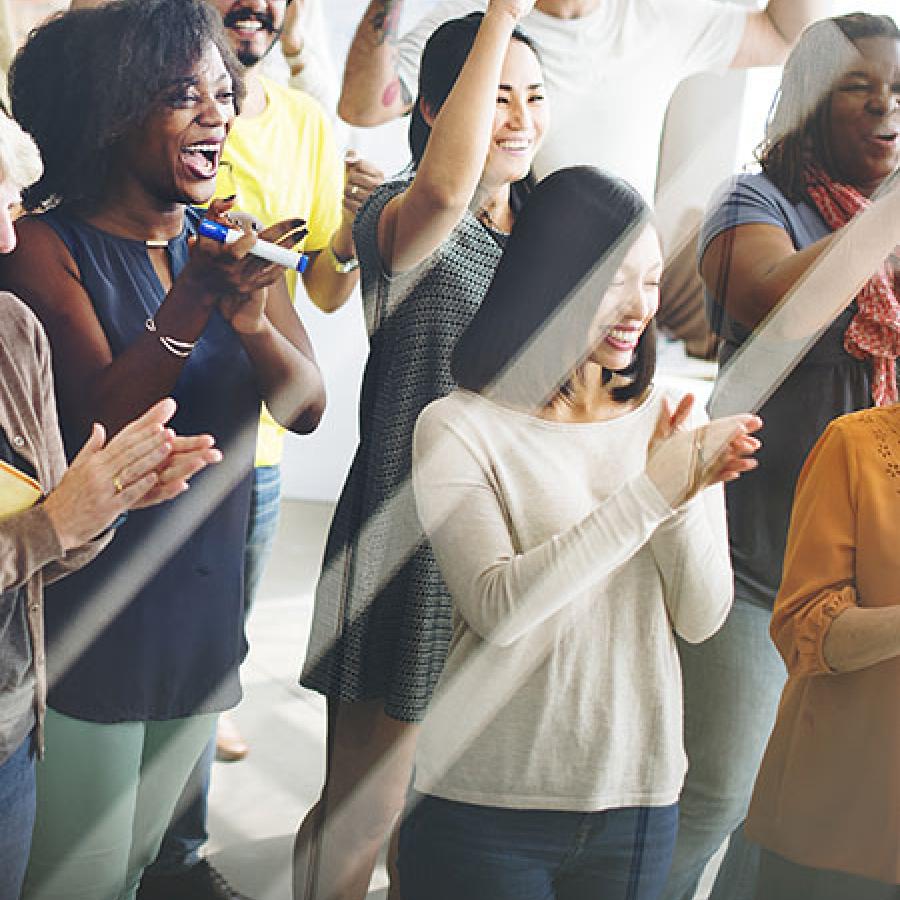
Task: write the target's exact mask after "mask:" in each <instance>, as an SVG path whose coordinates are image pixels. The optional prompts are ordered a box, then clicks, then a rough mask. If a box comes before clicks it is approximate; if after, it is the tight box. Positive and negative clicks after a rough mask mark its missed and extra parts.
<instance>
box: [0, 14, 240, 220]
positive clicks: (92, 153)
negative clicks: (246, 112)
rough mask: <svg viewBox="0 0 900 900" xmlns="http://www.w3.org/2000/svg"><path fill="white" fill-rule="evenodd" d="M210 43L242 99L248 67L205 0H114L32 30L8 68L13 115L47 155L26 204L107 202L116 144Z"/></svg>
mask: <svg viewBox="0 0 900 900" xmlns="http://www.w3.org/2000/svg"><path fill="white" fill-rule="evenodd" d="M210 44H213V45H215V46H216V47H217V48H218V50H219V52H220V53H221V55H222V59H223V60H224V62H225V67H226V68H227V70H228V74H229V75H230V76H231V79H232V82H233V85H234V91H235V98H236V99H235V102H236V105H237V104H239V102H240V100H241V99H242V98H243V95H244V79H243V74H242V72H243V70H242V68H241V66H240V63H238V61H237V59H235V57H234V54H233V53H232V51H231V48H230V46H229V44H228V39H227V37H226V36H225V33H224V30H223V28H222V20H221V16H220V15H219V14H218V12H217V11H216V10H215V9H213V8H212V7H211V6H210V5H209V4H208V3H206V2H205V0H113V2H111V3H108V4H105V5H103V6H100V7H96V8H89V9H78V10H72V11H69V12H64V13H60V14H58V15H56V16H54V17H53V18H51V19H50V20H49V21H47V22H46V23H44V24H43V25H41V26H39V27H38V28H36V29H34V30H33V31H32V32H31V34H30V35H29V36H28V40H27V42H26V43H25V46H24V47H23V48H22V49H21V50H20V51H19V53H18V54H17V55H16V58H15V60H14V61H13V65H12V68H11V70H10V96H11V98H12V109H13V114H14V115H15V117H16V119H18V121H19V122H20V124H21V125H22V127H23V128H24V129H25V130H26V131H28V132H29V133H30V134H31V135H32V136H33V137H34V139H35V142H36V143H37V145H38V148H39V149H40V151H41V154H42V156H43V158H44V175H43V177H42V178H41V179H40V180H39V181H38V182H37V183H36V184H34V185H33V186H32V187H30V188H29V189H28V190H27V191H26V193H25V197H24V201H25V205H26V208H28V209H36V208H39V207H41V206H47V205H50V204H53V203H70V202H78V203H85V204H91V203H95V202H97V201H99V200H100V199H102V197H103V192H104V190H105V189H106V183H107V176H108V174H109V170H110V165H111V162H112V158H113V156H114V154H115V152H116V150H117V147H118V145H119V144H120V142H121V141H122V140H123V139H124V138H125V137H126V136H127V135H128V134H129V133H130V132H132V131H133V130H134V129H136V128H138V127H139V126H140V124H141V123H142V122H143V121H144V119H145V118H146V117H147V115H148V114H149V113H150V112H151V111H152V110H153V109H154V107H155V106H156V104H157V103H159V102H161V100H162V97H163V96H164V94H165V93H166V91H167V90H171V88H172V86H173V85H174V84H176V83H177V82H178V81H179V79H181V78H183V77H185V76H186V75H187V74H188V73H190V72H191V70H192V69H193V68H194V66H195V65H196V63H197V61H198V60H199V59H200V58H201V57H202V56H203V54H204V53H205V52H206V50H207V48H208V46H209V45H210Z"/></svg>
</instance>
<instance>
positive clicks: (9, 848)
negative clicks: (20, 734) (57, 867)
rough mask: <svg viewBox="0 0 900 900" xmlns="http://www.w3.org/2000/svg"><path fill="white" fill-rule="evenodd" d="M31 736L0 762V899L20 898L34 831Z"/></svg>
mask: <svg viewBox="0 0 900 900" xmlns="http://www.w3.org/2000/svg"><path fill="white" fill-rule="evenodd" d="M34 783H35V782H34V753H33V752H32V749H31V735H29V736H28V737H27V738H25V740H24V741H22V743H21V744H20V745H19V748H18V750H16V752H15V753H13V755H12V756H10V757H9V758H8V759H7V760H6V762H4V763H3V765H0V900H19V893H20V892H21V890H22V881H23V880H24V878H25V867H26V865H27V864H28V851H29V850H30V849H31V834H32V832H33V831H34V811H35V787H34Z"/></svg>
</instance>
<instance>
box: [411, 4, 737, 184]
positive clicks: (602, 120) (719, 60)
mask: <svg viewBox="0 0 900 900" xmlns="http://www.w3.org/2000/svg"><path fill="white" fill-rule="evenodd" d="M485 8H486V3H485V2H484V0H444V2H441V3H437V4H436V5H435V6H434V8H433V9H432V10H431V11H430V12H429V13H428V14H427V15H425V16H424V17H423V18H422V19H421V20H420V22H419V23H418V24H417V25H416V26H415V28H413V29H412V31H410V32H409V33H408V34H407V35H405V36H404V37H403V39H402V40H401V42H400V46H399V71H400V77H401V78H402V79H403V81H404V83H405V84H406V87H407V88H408V89H409V92H410V94H411V95H412V96H413V97H415V96H416V94H417V93H418V80H419V76H418V72H419V61H420V59H421V56H422V50H423V48H424V46H425V42H426V41H427V40H428V38H429V37H430V36H431V34H432V32H433V31H434V30H435V29H436V28H437V27H438V25H440V24H441V23H442V22H445V21H446V20H447V19H453V18H458V17H460V16H464V15H466V14H468V13H470V12H472V11H475V10H480V11H483V10H484V9H485ZM746 19H747V10H746V8H744V7H740V6H737V5H735V4H732V3H719V2H716V0H601V3H600V5H599V7H598V8H597V9H596V10H594V12H592V13H590V14H589V15H587V16H584V17H582V18H578V19H558V18H555V17H553V16H548V15H546V14H545V13H542V12H539V11H538V10H533V11H532V12H531V13H529V14H528V16H526V17H525V19H523V20H522V23H521V26H522V30H523V31H524V32H525V33H526V34H527V35H528V36H529V37H530V38H532V39H533V40H534V42H535V43H536V45H537V46H538V49H539V50H540V54H541V60H542V62H543V67H544V78H545V83H546V87H547V95H548V99H549V102H550V129H549V132H548V133H547V134H546V136H545V137H544V144H543V146H542V148H541V150H540V152H539V154H538V157H537V160H536V161H535V171H536V172H537V174H538V176H539V177H543V176H544V175H546V174H548V173H549V172H553V171H555V170H556V169H560V168H563V167H564V166H571V165H578V164H590V165H595V166H598V167H600V168H602V169H607V170H608V171H610V172H613V173H614V174H616V175H619V176H621V177H623V178H625V179H627V180H628V181H630V182H631V183H632V184H633V185H634V186H635V187H636V188H637V189H638V190H639V191H640V192H641V193H642V194H643V195H644V197H645V198H647V199H648V200H650V201H652V199H653V193H654V186H655V184H656V171H657V168H658V164H659V144H660V137H661V135H662V129H663V121H664V119H665V114H666V108H667V107H668V105H669V100H670V99H671V97H672V94H673V92H674V91H675V88H676V87H677V86H678V84H679V82H680V81H682V79H684V78H686V77H687V76H689V75H693V74H696V73H697V72H704V71H709V70H721V69H725V68H726V67H727V66H728V65H729V64H730V63H731V61H732V60H733V59H734V56H735V54H736V52H737V49H738V46H739V44H740V41H741V37H742V36H743V33H744V25H745V23H746Z"/></svg>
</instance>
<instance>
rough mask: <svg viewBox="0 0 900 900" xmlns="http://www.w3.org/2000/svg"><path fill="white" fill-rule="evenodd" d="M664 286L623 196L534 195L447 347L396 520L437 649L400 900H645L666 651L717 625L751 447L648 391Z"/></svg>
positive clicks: (740, 431) (677, 752) (571, 172)
mask: <svg viewBox="0 0 900 900" xmlns="http://www.w3.org/2000/svg"><path fill="white" fill-rule="evenodd" d="M561 223H565V227H561ZM661 267H662V260H661V255H660V248H659V241H658V237H657V235H656V232H655V230H654V228H653V227H652V225H649V224H648V211H647V208H646V206H645V205H644V203H643V201H642V200H641V199H640V197H639V196H638V194H637V193H636V192H635V191H634V190H633V189H632V188H631V187H630V186H628V185H626V184H625V183H624V182H622V181H620V180H618V179H615V178H613V177H611V176H609V175H606V174H604V173H602V172H600V171H598V170H596V169H592V168H588V167H577V168H573V169H565V170H561V171H559V172H556V173H555V174H553V175H551V176H550V177H548V178H547V179H546V180H545V181H543V182H542V183H541V184H540V185H538V187H537V188H536V190H535V191H534V193H533V194H532V195H531V197H530V198H529V201H528V202H527V203H526V205H525V207H524V209H523V210H522V212H521V213H520V216H519V218H518V220H517V222H516V226H515V228H514V229H513V232H512V235H511V237H510V240H509V244H508V246H507V249H506V251H505V253H504V256H503V258H502V259H501V262H500V265H499V267H498V269H497V272H496V274H495V277H494V280H493V282H492V284H491V287H490V288H489V290H488V293H487V296H486V298H485V300H484V301H483V303H482V306H481V307H480V309H479V311H478V312H477V313H476V315H475V317H474V319H473V321H472V323H471V325H470V327H469V328H468V330H467V331H466V332H465V334H464V335H463V337H462V338H461V339H460V341H459V343H458V344H457V347H456V350H455V353H454V357H453V365H452V371H453V374H454V376H455V378H456V381H457V383H458V384H459V385H460V389H458V390H456V391H454V392H453V393H452V394H450V395H449V396H448V397H446V398H444V399H442V400H438V401H436V402H434V403H432V404H431V405H430V406H429V407H427V408H426V410H425V411H424V412H423V413H422V415H421V416H420V418H419V421H418V424H417V427H416V438H415V451H414V478H415V486H416V498H417V503H418V506H419V511H420V515H421V518H422V521H423V524H424V525H425V527H426V530H427V532H428V534H429V537H430V539H431V541H432V544H433V546H434V550H435V553H436V556H437V559H438V563H439V564H440V567H441V571H442V573H443V575H444V578H445V579H446V582H447V585H448V587H449V589H450V592H451V594H452V597H453V602H454V607H455V617H454V626H455V627H454V636H453V641H452V643H451V649H450V654H449V658H448V662H447V665H446V668H445V670H444V673H443V675H442V678H441V681H440V684H439V687H438V692H437V695H436V699H435V702H434V704H433V706H432V709H431V710H430V711H429V714H428V716H427V717H426V720H425V723H424V725H423V731H422V735H421V738H420V741H419V747H418V753H417V759H416V789H417V791H418V792H419V793H420V794H422V795H424V796H420V797H419V802H418V803H417V805H416V807H415V809H414V811H413V812H412V814H411V815H410V817H409V818H408V820H407V822H406V823H405V824H404V827H403V829H402V831H401V843H400V860H399V865H400V876H401V881H402V885H403V895H404V900H425V898H428V900H450V898H454V900H455V898H459V897H466V898H467V900H482V898H483V900H488V898H490V900H507V898H509V900H513V898H515V900H532V898H538V897H540V898H547V897H555V898H559V900H580V898H588V897H591V898H596V897H603V898H605V900H609V898H619V897H621V898H625V897H629V898H641V900H650V898H654V897H656V896H658V894H659V891H660V890H661V887H662V883H663V881H664V879H665V876H666V872H667V870H668V865H669V860H670V858H671V851H672V847H673V844H674V839H675V830H676V824H677V800H678V795H679V792H680V789H681V784H682V780H683V777H684V772H685V756H684V750H683V747H682V737H681V680H680V673H679V666H678V656H677V653H676V650H675V640H674V636H675V633H678V634H679V635H681V636H682V637H683V638H685V639H687V640H689V641H702V640H704V639H705V638H707V637H708V636H709V635H711V634H712V633H714V632H715V631H716V629H717V628H718V627H719V625H720V624H721V622H722V620H723V619H724V617H725V615H726V613H727V611H728V608H729V606H730V603H731V571H730V567H729V564H728V551H727V542H726V533H725V517H724V515H725V514H724V504H723V499H722V491H721V489H720V487H718V486H716V487H713V486H714V485H718V483H719V482H722V481H724V480H728V479H731V478H736V477H738V476H739V475H740V474H741V473H742V472H743V471H746V470H747V469H750V468H752V467H753V465H754V462H753V460H752V459H750V458H749V456H750V455H751V454H752V453H753V452H754V451H755V449H756V448H757V446H758V442H757V441H756V440H755V438H753V437H752V436H750V432H752V431H754V430H755V429H756V428H758V427H759V425H760V422H759V420H758V419H757V418H756V417H754V416H735V417H732V418H730V419H723V420H720V421H717V422H713V423H706V424H702V425H698V426H696V427H695V428H694V429H693V430H692V429H689V428H688V424H687V423H688V419H689V418H690V417H691V405H692V400H691V398H685V399H684V400H682V401H681V402H680V403H678V404H677V406H676V405H674V404H673V402H672V401H671V400H670V399H669V398H668V397H667V396H666V395H665V393H664V392H663V391H662V390H660V389H659V388H658V387H655V386H654V385H653V383H652V379H653V374H654V362H655V346H654V336H653V325H652V319H653V315H654V314H655V312H656V309H657V306H658V282H659V274H660V270H661ZM706 488H711V489H710V490H706Z"/></svg>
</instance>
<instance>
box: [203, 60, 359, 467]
mask: <svg viewBox="0 0 900 900" xmlns="http://www.w3.org/2000/svg"><path fill="white" fill-rule="evenodd" d="M260 81H261V82H262V84H263V87H264V88H265V91H266V98H267V100H268V103H267V104H266V108H265V110H264V111H263V112H262V114H261V115H259V116H253V117H251V118H244V117H243V116H238V117H237V119H235V121H234V125H233V126H232V128H231V132H230V134H229V135H228V140H227V142H226V144H225V150H224V153H223V155H222V158H223V161H224V162H225V163H227V164H228V165H227V166H226V167H225V168H226V170H225V171H222V172H220V175H219V178H218V182H217V185H216V194H217V196H225V195H227V194H230V193H232V192H235V193H237V201H236V207H237V208H238V209H240V210H242V211H243V212H247V213H250V215H252V216H255V217H256V218H257V219H259V221H260V222H261V223H262V224H263V225H264V226H268V225H272V224H273V223H275V222H278V221H280V220H282V219H288V218H291V217H295V216H299V217H300V218H303V219H306V223H307V224H306V227H307V228H308V229H309V234H308V235H307V237H306V239H305V241H304V242H303V245H302V248H303V249H304V250H307V251H313V250H321V249H323V248H324V247H326V246H327V245H328V242H329V240H331V236H332V234H334V232H335V230H336V229H337V228H338V226H339V225H340V223H341V200H342V194H343V184H344V172H343V164H342V162H341V158H340V156H339V154H338V152H337V147H336V146H335V143H334V137H333V135H332V132H331V123H330V122H329V120H328V117H327V116H326V115H325V112H324V111H323V110H322V108H321V107H320V106H319V104H318V103H317V102H316V101H315V100H313V99H312V97H309V96H308V95H307V94H304V93H302V92H301V91H297V90H294V89H292V88H286V87H282V86H281V85H279V84H276V83H275V82H274V81H270V80H269V79H268V78H260ZM229 168H230V173H231V177H229V172H228V169H229ZM288 287H289V289H290V292H291V296H292V297H293V296H294V293H295V291H296V287H297V283H296V275H294V274H292V273H290V274H289V275H288ZM283 445H284V429H283V428H282V427H281V426H280V425H278V423H277V422H275V420H274V419H273V418H272V417H271V416H270V415H269V412H268V410H267V409H265V407H263V411H262V416H261V417H260V423H259V437H258V439H257V445H256V465H258V466H269V465H276V464H277V463H279V462H280V461H281V456H282V452H283Z"/></svg>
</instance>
